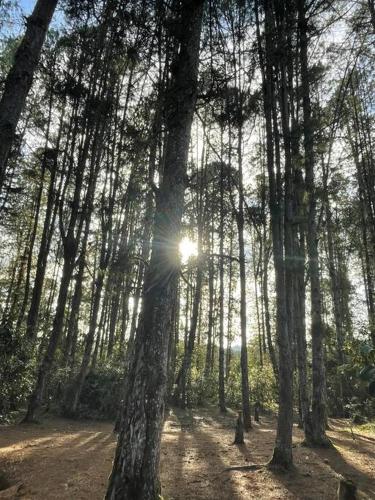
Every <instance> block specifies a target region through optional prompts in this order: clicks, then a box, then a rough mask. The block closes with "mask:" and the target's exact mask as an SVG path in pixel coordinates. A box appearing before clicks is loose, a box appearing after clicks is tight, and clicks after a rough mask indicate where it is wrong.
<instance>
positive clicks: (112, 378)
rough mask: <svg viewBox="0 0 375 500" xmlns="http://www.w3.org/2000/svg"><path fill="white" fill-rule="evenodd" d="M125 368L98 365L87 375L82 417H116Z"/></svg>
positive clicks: (83, 394) (80, 407) (81, 404)
mask: <svg viewBox="0 0 375 500" xmlns="http://www.w3.org/2000/svg"><path fill="white" fill-rule="evenodd" d="M122 381H123V370H121V369H120V368H119V367H114V366H112V365H103V366H98V367H97V368H96V369H95V371H93V372H90V373H89V375H88V376H87V377H86V380H85V383H84V386H83V390H82V394H81V399H80V406H79V411H78V415H79V416H80V417H81V418H93V419H111V420H114V419H115V418H116V414H117V411H118V408H119V402H120V400H121V396H122V394H121V388H122Z"/></svg>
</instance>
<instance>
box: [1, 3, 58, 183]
mask: <svg viewBox="0 0 375 500" xmlns="http://www.w3.org/2000/svg"><path fill="white" fill-rule="evenodd" d="M57 2H58V0H38V1H37V3H36V5H35V7H34V10H33V12H32V14H31V16H30V17H29V18H28V19H27V23H26V32H25V35H24V37H23V39H22V41H21V44H20V46H19V47H18V49H17V52H16V55H15V58H14V63H13V66H12V67H11V69H10V71H9V73H8V76H7V78H6V80H5V86H4V93H3V96H2V98H1V101H0V189H1V187H2V185H3V182H4V177H5V167H6V162H7V158H8V155H9V151H10V148H11V145H12V142H13V139H14V134H15V132H16V127H17V123H18V120H19V118H20V115H21V112H22V110H23V108H24V106H25V102H26V97H27V94H28V93H29V90H30V87H31V84H32V81H33V76H34V72H35V70H36V67H37V65H38V62H39V57H40V53H41V50H42V46H43V43H44V40H45V37H46V34H47V30H48V26H49V24H50V22H51V19H52V16H53V13H54V11H55V9H56V5H57Z"/></svg>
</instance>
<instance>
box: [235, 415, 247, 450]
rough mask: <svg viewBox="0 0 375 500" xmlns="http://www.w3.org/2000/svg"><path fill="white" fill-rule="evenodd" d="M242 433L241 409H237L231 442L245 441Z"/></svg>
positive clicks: (239, 442) (240, 442)
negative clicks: (234, 431) (232, 440)
mask: <svg viewBox="0 0 375 500" xmlns="http://www.w3.org/2000/svg"><path fill="white" fill-rule="evenodd" d="M243 433H244V424H243V418H242V411H239V412H238V417H237V423H236V434H235V436H234V443H233V444H244V442H245V441H244V438H243Z"/></svg>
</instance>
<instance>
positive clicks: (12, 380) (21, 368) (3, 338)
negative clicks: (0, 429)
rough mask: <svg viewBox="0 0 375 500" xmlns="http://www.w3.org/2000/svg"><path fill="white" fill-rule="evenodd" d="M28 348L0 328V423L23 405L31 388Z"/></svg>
mask: <svg viewBox="0 0 375 500" xmlns="http://www.w3.org/2000/svg"><path fill="white" fill-rule="evenodd" d="M29 354H30V346H29V345H28V343H27V342H25V339H24V338H21V335H20V334H17V333H16V332H14V331H12V330H10V328H8V327H7V326H6V325H1V326H0V381H1V383H0V421H5V420H6V419H7V418H8V416H9V414H10V413H11V412H12V411H15V410H17V409H18V408H19V407H20V406H21V405H22V404H24V403H25V401H26V398H27V396H28V394H29V393H30V390H31V387H32V381H33V379H32V375H31V374H32V367H31V366H29V363H28V360H29V359H30V356H29Z"/></svg>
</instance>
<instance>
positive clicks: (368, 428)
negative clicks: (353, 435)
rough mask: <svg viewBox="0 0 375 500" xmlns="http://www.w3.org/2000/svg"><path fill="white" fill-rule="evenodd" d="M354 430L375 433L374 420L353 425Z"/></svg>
mask: <svg viewBox="0 0 375 500" xmlns="http://www.w3.org/2000/svg"><path fill="white" fill-rule="evenodd" d="M353 429H354V431H355V432H359V433H363V434H372V435H375V421H374V420H373V421H372V422H366V423H365V424H361V425H355V426H353Z"/></svg>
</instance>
